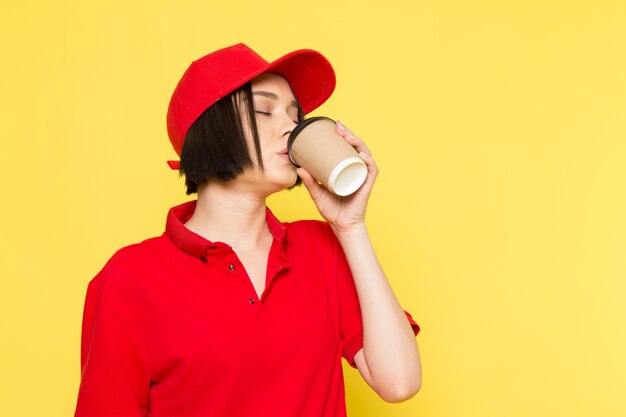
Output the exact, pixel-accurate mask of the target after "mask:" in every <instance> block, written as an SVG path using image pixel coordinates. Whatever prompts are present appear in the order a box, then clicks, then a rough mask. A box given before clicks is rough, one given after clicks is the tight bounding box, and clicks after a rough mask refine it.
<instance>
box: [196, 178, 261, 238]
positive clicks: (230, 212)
mask: <svg viewBox="0 0 626 417" xmlns="http://www.w3.org/2000/svg"><path fill="white" fill-rule="evenodd" d="M185 226H186V227H187V228H188V229H189V230H191V231H192V232H194V233H197V234H199V235H200V236H202V237H204V238H206V239H208V240H210V241H212V242H224V243H226V244H228V245H230V246H231V247H233V248H234V249H243V250H247V249H250V248H254V247H256V246H258V245H260V244H262V243H263V242H264V241H265V240H266V239H267V238H268V237H269V236H270V232H269V229H268V227H267V220H266V205H265V198H263V197H261V196H259V195H255V194H253V193H245V192H241V191H239V190H236V189H233V187H228V186H224V184H222V183H219V182H210V183H208V184H204V185H203V186H201V187H199V188H198V203H197V205H196V209H195V211H194V214H193V215H192V216H191V218H190V219H189V220H188V221H187V223H185Z"/></svg>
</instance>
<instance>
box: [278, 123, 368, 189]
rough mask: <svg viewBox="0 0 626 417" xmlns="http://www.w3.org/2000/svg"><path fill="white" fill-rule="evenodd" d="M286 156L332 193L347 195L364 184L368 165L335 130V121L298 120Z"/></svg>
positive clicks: (288, 143)
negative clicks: (299, 121)
mask: <svg viewBox="0 0 626 417" xmlns="http://www.w3.org/2000/svg"><path fill="white" fill-rule="evenodd" d="M287 149H288V150H289V158H291V162H293V163H294V165H296V166H301V167H302V168H304V169H306V170H307V171H308V172H309V173H310V174H311V175H312V176H313V178H315V179H316V180H318V181H319V182H320V183H322V185H324V186H325V187H326V188H328V189H329V190H331V191H332V192H333V193H335V194H337V195H340V196H346V195H350V194H352V193H353V192H355V191H356V190H358V189H359V187H360V186H361V185H362V184H363V182H364V181H365V178H366V177H367V166H366V165H365V162H363V160H362V159H361V158H360V157H359V154H358V153H357V151H356V149H354V148H353V147H352V146H351V145H350V144H349V143H348V142H346V140H345V139H344V138H343V137H342V136H340V135H339V134H337V132H335V121H334V120H332V119H329V118H328V117H321V116H320V117H312V118H310V119H306V120H305V121H303V122H301V123H299V124H298V125H297V126H296V127H295V129H294V130H293V131H292V132H291V134H290V135H289V140H288V142H287Z"/></svg>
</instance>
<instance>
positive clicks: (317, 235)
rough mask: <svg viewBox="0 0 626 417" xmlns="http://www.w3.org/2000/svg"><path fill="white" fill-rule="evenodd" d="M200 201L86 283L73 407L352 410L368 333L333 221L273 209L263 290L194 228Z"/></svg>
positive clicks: (197, 412)
mask: <svg viewBox="0 0 626 417" xmlns="http://www.w3.org/2000/svg"><path fill="white" fill-rule="evenodd" d="M195 203H196V202H195V201H191V202H188V203H185V204H182V205H180V206H177V207H174V208H172V209H171V210H170V212H169V214H168V217H167V226H166V231H165V233H163V235H161V236H159V237H155V238H152V239H148V240H145V241H143V242H141V243H139V244H135V245H131V246H128V247H125V248H123V249H121V250H120V251H118V252H117V253H116V254H115V255H114V256H113V257H112V258H111V259H110V260H109V262H108V263H107V264H106V265H105V267H104V268H103V269H102V271H101V272H100V273H99V274H98V275H97V276H96V277H95V278H94V279H93V280H92V281H91V282H90V284H89V287H88V290H87V297H86V301H85V311H84V317H83V333H82V350H81V353H82V358H81V365H82V378H81V384H80V389H79V394H78V404H77V408H76V416H89V417H98V416H107V417H130V416H147V415H149V416H151V417H174V416H176V417H182V416H189V417H191V416H198V417H212V416H215V417H218V416H219V417H239V416H241V417H252V416H254V417H309V416H310V417H341V416H345V415H346V408H345V398H344V385H343V374H342V369H341V357H342V356H343V357H344V358H345V359H346V360H347V361H348V362H349V363H350V364H351V365H352V366H353V367H354V366H355V365H354V355H355V354H356V353H357V352H358V351H359V350H360V349H361V348H362V345H363V337H362V336H363V333H362V322H361V313H360V308H359V301H358V297H357V294H356V289H355V287H354V282H353V280H352V276H351V274H350V270H349V268H348V264H347V262H346V260H345V257H344V255H343V251H342V249H341V246H340V245H339V243H338V241H337V240H336V238H335V236H334V234H333V232H332V230H331V229H330V227H329V226H328V224H326V223H323V222H319V221H298V222H294V223H281V222H279V221H278V220H277V219H276V218H275V217H274V216H273V215H272V213H271V212H270V211H269V210H267V223H268V226H269V229H270V231H271V232H272V235H273V236H274V241H273V244H272V247H271V250H270V254H269V259H268V265H267V280H266V283H265V289H264V291H263V293H262V296H261V298H260V299H259V298H258V296H257V294H256V291H255V289H254V287H253V285H252V282H251V281H250V279H249V278H248V275H247V274H246V271H245V270H244V267H243V265H242V264H241V262H240V261H239V259H238V258H237V255H236V254H235V252H234V251H233V250H232V249H231V248H230V246H228V245H226V244H224V243H220V242H210V241H208V240H206V239H204V238H203V237H201V236H199V235H197V234H195V233H193V232H191V231H190V230H189V229H187V228H186V227H185V225H184V223H185V222H186V221H187V220H188V219H189V218H190V217H191V215H192V214H193V211H194V209H195ZM407 319H408V320H409V321H410V322H411V324H412V325H413V329H414V332H415V334H417V332H418V331H419V327H418V326H417V324H415V322H414V321H413V320H412V319H411V316H410V315H409V314H408V313H407Z"/></svg>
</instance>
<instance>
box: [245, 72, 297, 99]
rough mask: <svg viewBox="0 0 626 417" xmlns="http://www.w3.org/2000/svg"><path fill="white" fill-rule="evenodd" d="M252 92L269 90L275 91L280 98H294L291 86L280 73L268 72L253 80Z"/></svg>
mask: <svg viewBox="0 0 626 417" xmlns="http://www.w3.org/2000/svg"><path fill="white" fill-rule="evenodd" d="M251 85H252V92H253V93H254V92H255V91H267V92H271V93H274V94H275V95H277V96H278V98H287V99H294V98H295V97H294V95H293V92H292V91H291V87H290V86H289V83H288V82H287V80H286V79H285V78H283V77H282V76H280V75H278V74H274V73H271V72H266V73H264V74H261V75H259V76H258V77H256V78H254V79H253V80H252V83H251Z"/></svg>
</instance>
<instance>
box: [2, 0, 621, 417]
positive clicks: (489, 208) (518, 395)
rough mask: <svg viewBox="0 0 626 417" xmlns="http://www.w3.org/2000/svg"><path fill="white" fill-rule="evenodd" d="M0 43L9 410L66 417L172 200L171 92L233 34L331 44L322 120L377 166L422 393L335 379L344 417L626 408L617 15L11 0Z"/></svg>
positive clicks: (491, 5)
mask: <svg viewBox="0 0 626 417" xmlns="http://www.w3.org/2000/svg"><path fill="white" fill-rule="evenodd" d="M0 39H1V41H0V42H1V48H2V50H1V54H0V59H1V60H2V66H1V70H0V71H1V72H0V74H1V76H0V96H1V97H2V98H1V100H0V106H1V107H0V118H1V119H0V122H1V124H0V126H1V129H2V130H1V133H0V140H1V141H2V143H1V145H2V147H1V151H0V166H1V167H2V168H1V169H2V174H1V181H2V184H1V186H2V208H1V210H2V216H1V222H2V224H1V225H0V227H1V238H0V239H1V240H0V242H1V247H0V254H1V257H2V262H1V269H0V279H1V288H0V309H1V311H0V313H1V315H0V350H1V355H0V415H1V416H7V417H12V416H59V417H61V416H67V415H71V414H72V413H73V409H74V404H75V400H76V393H77V389H78V383H79V372H80V370H79V337H80V322H81V314H82V305H83V299H84V293H85V289H86V285H87V282H88V281H89V280H90V279H91V278H92V277H93V276H94V275H95V274H96V273H97V272H98V271H99V270H100V268H101V267H102V266H103V265H104V263H105V262H106V260H107V259H108V258H109V257H110V256H111V255H112V253H113V252H114V251H115V250H116V249H118V248H120V247H121V246H124V245H127V244H129V243H133V242H136V241H139V240H142V239H144V238H147V237H150V236H154V235H158V234H160V233H161V232H162V230H163V227H164V221H165V215H166V212H167V209H168V208H169V207H170V206H173V205H175V204H178V203H180V202H183V201H186V200H187V199H188V198H187V197H186V196H185V194H184V186H183V181H182V180H181V179H180V178H178V176H177V174H176V173H175V172H172V171H170V170H169V169H168V168H167V166H166V164H165V161H166V160H167V159H173V158H174V157H175V154H174V152H173V151H172V150H171V147H170V145H169V142H168V140H167V136H166V131H165V112H166V108H167V103H168V100H169V97H170V94H171V92H172V90H173V88H174V86H175V85H176V82H177V81H178V79H179V77H180V76H181V75H182V73H183V71H184V70H185V69H186V68H187V66H188V65H189V63H190V62H191V61H192V60H193V59H195V58H198V57H200V56H202V55H204V54H205V53H208V52H210V51H212V50H214V49H218V48H221V47H223V46H227V45H231V44H234V43H237V42H241V41H243V42H246V43H247V44H248V45H250V46H251V47H252V48H254V49H255V50H257V51H258V52H259V53H260V54H261V55H263V56H264V57H266V58H267V59H270V60H273V59H276V58H278V57H279V56H281V55H283V54H284V53H286V52H288V51H291V50H294V49H299V48H313V49H317V50H319V51H321V52H322V53H324V54H325V55H326V56H327V57H328V58H329V59H330V60H331V62H332V63H333V64H334V67H335V69H336V72H337V78H338V85H337V89H336V92H335V94H334V95H333V97H332V98H331V99H330V100H329V101H328V102H327V103H326V104H325V105H324V106H323V107H322V108H320V109H319V110H318V111H316V114H324V115H328V116H331V117H335V118H339V119H341V120H343V121H344V122H345V123H346V124H347V125H348V126H349V127H351V128H352V129H353V130H354V131H355V132H356V133H357V134H358V135H359V136H361V137H363V138H364V139H365V140H366V141H367V142H368V144H369V145H370V147H371V148H372V150H373V154H374V156H375V158H376V160H377V162H378V164H379V167H380V170H381V175H380V177H379V181H378V184H377V187H376V189H375V192H374V195H373V197H372V201H371V204H370V210H369V227H370V230H371V234H372V235H373V238H374V240H375V245H376V247H377V250H378V253H379V255H380V258H381V261H382V263H383V264H384V266H385V268H386V271H387V273H388V276H389V279H390V281H391V282H392V285H393V287H394V288H395V290H396V293H397V295H398V297H399V299H400V301H401V302H402V304H403V306H404V307H405V308H406V309H407V310H409V311H410V312H411V313H412V314H413V316H414V317H415V319H416V320H417V321H418V322H419V323H420V325H421V326H422V333H421V334H420V336H419V337H418V341H419V344H420V347H421V352H422V360H423V365H424V384H423V388H422V390H421V392H420V393H419V394H418V395H417V396H416V397H415V398H413V399H411V400H410V401H408V402H406V403H402V404H386V403H384V402H383V401H382V400H380V399H379V398H378V397H377V396H376V394H375V393H374V392H373V391H371V390H370V389H369V388H368V387H367V386H366V385H365V383H364V382H363V381H362V380H361V379H360V377H359V376H358V373H357V372H356V371H353V370H351V369H349V368H346V385H347V403H348V411H349V414H350V415H351V416H428V417H459V416H462V417H465V416H468V417H470V416H481V417H490V416H493V417H499V416H524V417H527V416H549V417H555V416H623V415H626V401H624V393H623V391H624V388H625V383H624V377H625V376H626V307H625V305H626V279H625V278H626V256H625V254H626V188H625V186H624V182H625V181H624V180H625V179H626V143H625V139H626V2H624V1H602V0H589V1H565V0H561V1H546V0H542V1H539V0H536V1H535V0H531V1H474V2H466V1H460V0H450V1H434V0H431V1H409V0H406V1H404V2H399V1H384V2H378V1H377V2H373V1H367V0H360V1H357V0H354V1H328V0H319V1H316V2H309V3H301V2H294V1H273V2H272V1H255V2H236V1H234V2H227V1H219V2H217V1H207V0H204V1H155V0H152V1H121V0H108V1H78V0H74V1H39V2H36V1H19V2H18V1H13V2H6V1H5V2H3V4H2V12H1V13H0ZM270 203H271V206H272V207H273V209H274V211H275V212H276V213H277V214H278V216H279V217H280V218H282V219H283V220H292V219H296V218H306V217H315V216H316V212H315V208H314V207H313V205H312V203H311V202H310V201H309V199H308V196H307V194H306V192H305V190H304V189H298V190H295V191H292V192H286V193H284V194H281V195H277V196H275V197H273V198H272V199H271V201H270Z"/></svg>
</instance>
